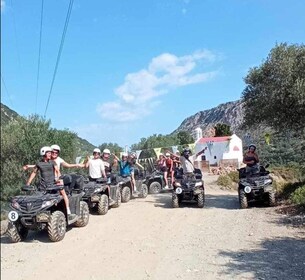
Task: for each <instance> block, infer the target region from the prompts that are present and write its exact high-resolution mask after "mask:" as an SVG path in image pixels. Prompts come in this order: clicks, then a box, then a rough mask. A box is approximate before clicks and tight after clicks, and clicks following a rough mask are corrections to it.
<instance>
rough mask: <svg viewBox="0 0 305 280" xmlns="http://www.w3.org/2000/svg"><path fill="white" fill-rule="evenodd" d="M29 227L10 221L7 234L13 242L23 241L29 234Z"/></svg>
mask: <svg viewBox="0 0 305 280" xmlns="http://www.w3.org/2000/svg"><path fill="white" fill-rule="evenodd" d="M28 233H29V231H28V229H27V228H25V227H24V226H23V225H21V224H16V225H15V224H13V223H9V225H8V229H7V235H8V237H9V238H10V240H11V241H12V242H13V243H17V242H20V241H23V240H25V239H26V237H27V236H28Z"/></svg>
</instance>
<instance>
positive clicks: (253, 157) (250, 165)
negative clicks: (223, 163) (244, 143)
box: [243, 144, 259, 175]
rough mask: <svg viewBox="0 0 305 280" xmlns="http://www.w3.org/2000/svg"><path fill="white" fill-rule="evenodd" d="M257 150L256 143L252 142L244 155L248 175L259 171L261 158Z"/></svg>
mask: <svg viewBox="0 0 305 280" xmlns="http://www.w3.org/2000/svg"><path fill="white" fill-rule="evenodd" d="M255 151H256V146H255V145H254V144H250V145H249V146H248V151H247V152H246V153H245V155H244V159H243V163H244V164H246V165H247V166H246V173H247V174H248V175H251V174H255V173H258V172H259V159H258V155H257V153H256V152H255Z"/></svg>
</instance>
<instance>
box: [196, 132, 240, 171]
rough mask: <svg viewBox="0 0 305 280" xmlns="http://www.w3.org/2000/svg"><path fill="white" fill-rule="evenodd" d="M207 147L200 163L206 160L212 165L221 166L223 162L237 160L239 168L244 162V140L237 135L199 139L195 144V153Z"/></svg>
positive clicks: (200, 158) (199, 159) (199, 158)
mask: <svg viewBox="0 0 305 280" xmlns="http://www.w3.org/2000/svg"><path fill="white" fill-rule="evenodd" d="M205 147H207V148H208V149H207V150H206V151H205V153H204V154H203V155H202V156H199V157H198V158H197V160H198V161H202V160H206V161H208V162H209V164H210V165H219V163H220V161H221V160H237V161H238V167H240V165H241V164H242V161H243V145H242V140H241V139H240V138H239V137H238V136H237V135H236V134H233V135H232V136H223V137H206V138H204V137H203V138H199V139H197V141H196V142H195V153H198V152H200V151H201V150H202V149H204V148H205Z"/></svg>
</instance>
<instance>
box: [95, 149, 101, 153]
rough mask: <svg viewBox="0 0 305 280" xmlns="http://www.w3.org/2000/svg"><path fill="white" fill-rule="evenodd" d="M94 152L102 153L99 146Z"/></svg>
mask: <svg viewBox="0 0 305 280" xmlns="http://www.w3.org/2000/svg"><path fill="white" fill-rule="evenodd" d="M93 153H99V154H100V153H101V150H100V149H99V148H95V149H94V150H93Z"/></svg>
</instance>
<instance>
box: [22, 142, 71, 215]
mask: <svg viewBox="0 0 305 280" xmlns="http://www.w3.org/2000/svg"><path fill="white" fill-rule="evenodd" d="M51 154H52V148H51V147H48V146H45V147H42V148H41V149H40V155H41V156H42V159H41V160H40V161H39V162H37V163H36V165H35V166H34V170H33V172H32V173H31V175H30V177H29V179H28V181H27V183H26V184H27V185H30V184H31V183H32V181H33V180H34V178H35V177H36V174H37V171H39V172H40V177H41V179H40V184H39V186H38V189H39V190H41V191H45V190H46V189H47V188H48V187H53V186H54V184H58V185H62V184H63V182H62V181H61V180H58V178H59V177H60V171H59V168H58V166H57V164H56V162H55V161H54V160H52V157H51ZM59 192H60V194H61V195H62V197H63V199H64V201H65V205H66V208H67V214H68V219H73V218H75V216H76V215H74V214H73V215H72V214H71V210H70V207H69V199H68V197H67V194H66V192H65V190H63V189H62V190H60V191H59Z"/></svg>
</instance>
